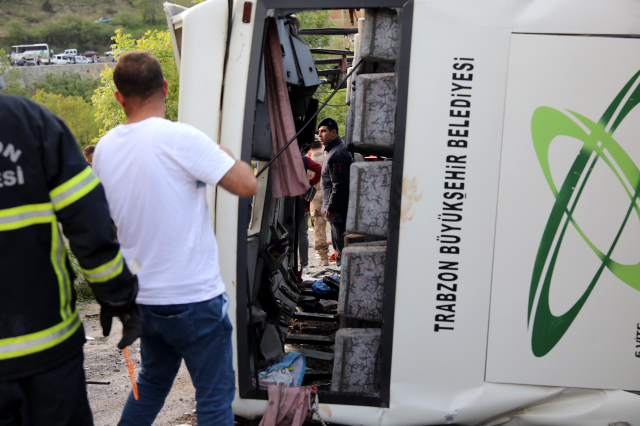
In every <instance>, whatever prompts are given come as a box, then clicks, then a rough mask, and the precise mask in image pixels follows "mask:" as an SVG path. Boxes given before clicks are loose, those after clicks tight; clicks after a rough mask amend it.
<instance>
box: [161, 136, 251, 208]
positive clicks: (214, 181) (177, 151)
mask: <svg viewBox="0 0 640 426" xmlns="http://www.w3.org/2000/svg"><path fill="white" fill-rule="evenodd" d="M172 155H173V158H175V159H176V160H177V161H178V163H179V164H180V165H181V166H182V167H183V168H184V170H186V171H187V172H188V173H189V174H190V175H191V176H193V177H194V178H195V179H197V180H199V181H201V182H204V183H207V184H209V185H211V186H216V185H220V186H221V187H222V188H224V189H226V190H227V191H229V192H230V193H232V194H233V195H238V196H240V197H250V196H252V195H255V194H256V192H257V191H258V181H257V180H256V178H255V176H254V175H253V170H252V169H251V167H250V166H249V165H248V164H247V163H243V162H242V161H238V160H236V159H235V158H234V157H233V154H232V153H231V151H230V150H229V148H227V147H226V146H224V145H218V144H217V143H216V142H215V141H213V140H211V138H209V137H208V136H207V135H206V134H204V133H203V132H201V131H200V130H197V129H195V128H193V127H191V126H187V127H182V129H181V132H180V133H179V134H178V135H177V137H176V145H175V146H174V149H173V153H172Z"/></svg>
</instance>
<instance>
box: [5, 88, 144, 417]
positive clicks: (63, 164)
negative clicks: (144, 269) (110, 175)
mask: <svg viewBox="0 0 640 426" xmlns="http://www.w3.org/2000/svg"><path fill="white" fill-rule="evenodd" d="M58 223H60V224H61V227H62V230H63V231H64V234H65V236H66V237H67V238H68V239H69V242H70V249H71V251H72V252H73V253H74V254H75V255H76V257H77V259H78V262H79V264H80V267H81V269H82V272H83V275H84V276H85V278H86V279H87V281H88V282H89V284H90V285H91V288H92V290H93V292H94V294H95V295H96V299H97V300H98V302H99V303H100V304H101V306H102V309H101V313H100V322H101V324H102V328H103V332H104V334H105V335H108V334H109V332H110V329H111V322H112V319H113V317H114V316H115V317H119V318H120V319H121V321H122V323H123V326H124V327H123V328H124V330H123V338H122V340H121V341H120V343H119V344H118V346H119V347H120V348H121V349H122V348H124V347H125V346H127V345H129V344H131V343H133V341H134V340H135V339H136V338H137V337H139V335H140V329H141V324H140V316H139V314H138V308H137V306H136V305H135V297H136V294H137V288H138V287H137V281H136V279H135V277H133V276H132V275H131V273H130V272H129V269H128V268H127V265H126V264H125V262H124V260H123V258H122V254H121V253H120V248H119V245H118V243H117V241H116V240H115V238H114V235H113V229H112V227H111V220H110V217H109V209H108V206H107V201H106V199H105V195H104V190H103V188H102V185H101V184H100V181H99V180H98V178H97V177H96V176H95V174H94V173H93V171H92V170H91V167H89V166H88V165H87V163H86V161H85V159H84V158H83V157H82V154H81V153H80V151H79V149H78V146H77V145H76V141H75V139H74V138H73V136H72V135H71V133H70V132H69V129H68V128H67V127H66V126H65V124H64V123H63V122H62V120H60V119H59V118H57V117H56V116H54V115H53V114H51V113H50V112H48V111H47V110H46V109H44V108H43V107H41V106H39V105H38V104H36V103H34V102H31V101H29V100H26V99H23V98H20V97H15V96H9V95H0V271H1V272H0V273H1V277H0V291H1V292H2V296H0V425H16V426H17V425H20V426H32V425H33V426H35V425H38V426H39V425H48V426H57V425H68V426H85V425H92V424H93V419H92V415H91V410H90V408H89V403H88V400H87V393H86V386H85V376H84V369H83V352H82V345H83V344H84V342H85V337H84V329H83V327H82V324H81V322H80V318H79V315H78V311H77V309H76V291H75V288H74V278H75V277H74V274H73V269H72V268H71V265H70V263H69V258H68V256H67V254H66V249H65V246H64V243H63V239H62V235H61V232H60V226H59V224H58Z"/></svg>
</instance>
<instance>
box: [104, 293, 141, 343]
mask: <svg viewBox="0 0 640 426" xmlns="http://www.w3.org/2000/svg"><path fill="white" fill-rule="evenodd" d="M113 317H118V318H120V321H122V339H121V340H120V342H119V343H118V348H120V349H124V348H125V347H126V346H129V345H130V344H132V343H133V342H135V341H136V339H137V338H138V337H140V335H141V334H142V318H141V317H140V309H139V308H138V305H136V304H135V302H132V303H128V304H126V305H124V306H117V307H115V306H108V305H102V309H100V325H101V326H102V333H103V334H104V336H105V337H106V336H108V335H109V333H111V322H112V320H113Z"/></svg>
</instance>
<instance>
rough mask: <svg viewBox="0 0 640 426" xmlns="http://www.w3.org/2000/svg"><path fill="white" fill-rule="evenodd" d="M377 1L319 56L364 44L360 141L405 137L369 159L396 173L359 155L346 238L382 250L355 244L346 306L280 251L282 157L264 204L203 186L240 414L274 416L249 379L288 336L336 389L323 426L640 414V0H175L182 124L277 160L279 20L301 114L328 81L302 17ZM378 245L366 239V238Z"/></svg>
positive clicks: (287, 218)
mask: <svg viewBox="0 0 640 426" xmlns="http://www.w3.org/2000/svg"><path fill="white" fill-rule="evenodd" d="M364 4H366V5H367V6H366V7H369V8H376V9H360V12H359V13H360V16H361V17H362V13H364V21H362V23H361V25H360V26H359V27H360V30H359V33H358V34H357V35H356V37H358V43H360V44H357V45H356V46H355V48H354V47H353V46H352V47H351V49H350V50H351V52H343V51H335V52H329V53H327V51H328V49H324V50H322V52H318V51H315V52H314V51H313V50H312V51H311V53H312V54H315V53H319V54H325V55H326V54H331V53H333V54H334V57H335V59H336V63H339V62H340V60H341V58H342V55H346V56H349V57H353V56H354V55H355V58H354V59H353V63H352V64H353V67H357V66H358V65H360V62H359V59H363V60H364V62H363V64H362V65H360V68H358V71H357V74H356V76H355V77H352V82H351V83H355V85H353V84H352V85H351V86H350V88H351V89H352V90H351V98H350V100H349V103H350V109H348V108H346V107H345V106H343V105H339V106H340V107H341V108H340V110H342V111H344V112H343V113H342V114H345V113H346V114H347V119H346V120H345V121H346V123H347V129H346V131H345V130H344V129H342V128H341V129H339V134H341V135H342V134H345V135H346V136H347V138H346V139H347V146H348V147H349V148H350V149H352V150H353V151H355V152H360V153H361V154H363V155H364V154H366V155H369V153H371V152H373V149H372V148H370V147H367V146H366V144H367V142H368V141H371V140H375V141H378V140H380V138H381V136H386V135H387V134H388V133H391V136H392V138H391V142H392V145H391V149H388V150H384V152H383V150H382V149H381V150H380V151H379V152H383V153H376V154H375V155H376V156H377V157H379V158H378V159H383V160H385V162H386V167H389V165H391V171H390V172H389V173H388V174H386V175H384V179H378V178H379V177H380V176H382V174H376V173H378V172H375V173H373V174H371V173H370V172H369V171H368V170H369V169H366V168H365V167H361V166H362V165H366V166H367V167H370V168H371V169H372V170H374V169H376V167H375V166H376V163H374V162H371V163H366V162H365V163H354V165H352V168H351V188H350V194H349V196H350V203H349V209H350V212H351V211H352V210H353V211H354V212H355V213H356V214H355V215H352V214H351V213H350V214H349V216H348V218H347V232H349V233H353V234H356V235H362V236H364V237H367V238H369V237H370V238H371V239H372V241H368V242H369V243H372V244H378V245H377V246H375V247H374V248H376V247H380V245H381V244H382V245H383V246H384V247H386V251H384V249H382V250H383V253H384V255H385V257H384V259H383V260H380V259H378V261H377V263H376V262H373V263H372V262H370V263H368V264H366V266H367V267H366V268H360V266H362V264H361V263H357V262H356V263H357V264H355V263H354V264H352V263H350V262H351V261H349V262H346V261H345V256H344V255H343V262H344V263H343V265H342V269H341V270H340V272H341V274H342V277H341V282H340V296H339V304H338V309H337V314H334V315H327V314H325V315H323V314H319V313H314V312H311V313H309V312H300V310H301V309H306V308H303V307H302V306H301V303H300V302H301V300H302V299H304V298H306V297H309V298H311V299H314V298H315V299H317V298H318V297H316V296H317V295H316V296H314V295H313V292H311V294H309V291H308V290H307V289H305V288H300V286H299V284H300V283H299V282H298V281H297V279H296V277H295V272H296V270H297V264H296V263H295V260H294V256H295V254H294V250H289V251H288V252H287V251H286V250H284V249H281V246H284V245H285V244H286V243H289V246H288V247H289V248H291V247H294V245H293V244H292V243H291V241H294V242H295V238H297V233H294V232H292V229H291V224H292V223H294V218H295V214H294V213H293V212H294V209H293V203H294V200H295V199H296V197H287V198H274V197H273V196H272V190H271V185H272V183H273V181H274V176H272V175H271V174H270V169H269V168H267V169H266V172H264V173H263V174H261V175H260V176H259V178H258V185H259V186H258V194H257V195H256V196H255V197H254V198H253V200H251V199H238V198H237V197H233V196H231V195H229V193H227V192H226V191H222V190H220V191H217V190H216V188H208V195H209V198H208V199H209V200H210V203H209V209H210V212H211V214H212V222H213V226H214V229H215V232H216V238H217V241H218V245H219V247H224V250H220V252H219V261H220V272H221V275H222V279H223V281H224V283H225V284H226V292H227V294H228V295H229V298H230V307H229V317H230V319H231V321H232V323H233V326H234V333H235V334H234V336H235V340H234V347H233V349H234V370H235V373H236V379H237V393H236V398H235V400H234V402H233V410H234V413H235V414H236V415H238V416H242V417H245V418H256V417H258V416H260V415H262V414H263V413H264V412H265V409H266V408H267V405H268V402H267V392H266V390H265V389H260V388H257V381H256V380H255V379H256V376H257V375H258V372H259V371H264V370H265V368H266V367H267V366H269V365H272V362H273V361H272V360H273V359H274V358H273V357H272V356H271V355H269V354H278V353H282V351H283V350H286V351H289V352H298V353H303V354H306V355H307V356H308V358H307V360H313V364H311V363H310V362H309V361H308V363H307V369H308V370H309V369H310V368H313V371H312V372H311V371H307V373H309V374H305V376H304V378H303V380H304V381H303V384H310V385H311V384H314V385H317V386H318V387H319V388H320V389H321V390H320V391H319V398H320V406H319V410H318V413H319V414H320V415H321V416H322V418H323V419H324V420H325V421H327V422H329V423H335V424H342V425H396V426H418V425H443V424H457V425H484V426H492V425H513V426H515V425H529V426H531V425H547V426H561V425H581V426H601V425H607V424H609V425H621V426H622V425H637V424H640V396H638V393H640V378H639V376H638V373H637V372H638V370H639V367H640V315H639V314H638V312H639V309H638V307H639V306H640V278H639V277H640V271H639V269H640V263H639V262H640V245H638V241H640V213H639V212H640V207H639V206H638V201H637V200H638V196H639V192H640V144H638V143H637V135H638V134H640V108H639V107H638V103H639V102H640V55H637V54H635V53H633V52H638V51H639V50H640V39H639V37H640V21H639V20H638V18H637V17H638V16H640V3H638V2H629V1H627V0H609V1H606V2H603V1H598V0H553V1H552V0H494V1H490V2H488V1H470V0H408V1H407V0H368V1H366V2H362V1H360V0H344V1H340V0H331V1H327V0H306V1H304V2H300V1H293V0H248V1H243V2H235V10H233V11H232V13H228V9H227V7H228V6H227V5H228V2H227V1H226V0H209V1H207V2H204V3H201V4H198V5H196V6H194V7H192V8H189V9H186V10H185V9H184V8H181V7H180V6H176V5H169V4H165V11H166V13H167V19H168V23H169V28H170V31H171V33H172V41H173V46H174V52H175V56H176V62H177V65H178V70H179V72H180V105H179V117H178V119H179V120H180V121H182V122H185V123H188V124H191V125H193V126H195V127H197V128H198V129H200V130H202V131H204V132H205V133H206V134H208V135H209V136H210V137H211V138H212V139H213V140H215V141H219V142H220V143H223V144H225V145H226V146H227V147H229V149H230V150H231V151H232V152H233V154H234V155H235V157H236V158H241V159H242V160H244V161H246V162H251V161H255V162H257V164H258V168H259V169H260V170H262V169H263V168H264V167H265V166H266V164H267V161H268V160H269V159H270V158H271V157H272V156H273V153H272V152H270V146H269V145H266V144H265V141H268V139H269V137H270V134H271V133H270V132H269V131H268V130H267V131H263V129H267V128H268V125H269V116H268V109H269V108H265V99H266V97H268V96H270V95H269V93H268V91H267V95H265V83H264V79H263V76H264V71H263V69H264V68H263V67H262V64H263V63H264V62H263V51H264V49H265V45H267V44H266V43H265V39H264V37H265V34H268V32H267V26H268V25H273V26H274V27H273V29H277V31H278V33H277V36H278V38H279V40H275V41H274V40H272V42H273V43H272V45H275V46H278V48H277V49H276V50H277V52H279V51H280V49H282V59H283V61H284V69H285V70H288V71H290V73H286V75H284V76H279V77H281V80H283V81H284V80H285V79H286V81H287V85H288V89H289V99H290V103H291V107H292V110H293V109H294V108H298V109H300V106H299V102H302V101H304V102H310V96H311V94H313V93H314V92H315V93H317V92H325V93H327V92H331V91H332V90H331V89H330V88H328V86H326V85H318V83H319V81H318V80H317V73H316V74H315V80H314V79H313V77H314V73H315V68H314V64H319V62H318V61H319V60H316V59H314V60H313V64H307V63H306V62H304V61H306V60H307V59H306V58H307V55H308V54H309V50H308V49H305V48H304V46H301V45H300V43H298V42H299V41H300V40H299V39H298V38H297V34H296V31H295V25H296V24H295V19H294V17H293V16H292V15H291V13H292V12H295V13H300V12H302V11H304V10H322V9H328V8H331V9H354V8H362V7H363V5H364ZM227 16H231V17H232V19H233V21H232V22H231V23H227V22H226V21H227ZM228 24H229V25H230V28H231V29H230V32H229V34H230V36H229V39H227V31H226V30H223V31H221V30H220V29H221V28H223V29H226V28H227V25H228ZM270 33H271V34H274V33H275V31H273V30H271V31H270ZM343 33H346V31H345V32H343ZM325 34H326V33H325ZM302 35H304V34H302ZM303 38H304V37H303ZM291 46H294V47H293V48H291ZM296 46H297V47H296ZM204 50H207V52H208V54H207V55H202V52H203V51H204ZM318 50H320V49H318ZM354 50H355V52H354ZM389 52H391V55H388V56H385V55H387V54H388V53H389ZM274 55H275V54H274ZM275 56H276V57H277V55H275ZM225 58H227V62H226V64H225ZM322 60H323V61H326V58H323V59H322ZM323 63H326V62H323ZM302 64H304V65H305V67H303V66H301V65H302ZM307 69H308V70H309V74H308V75H307V74H306V70H307ZM380 71H383V73H380ZM332 72H335V70H333V71H332ZM383 74H385V75H383ZM223 79H224V80H223ZM380 81H382V82H383V83H384V84H385V85H386V86H385V87H383V86H380V85H378V82H380ZM337 87H340V85H338V86H337ZM353 88H355V92H354V91H353ZM223 92H224V93H223ZM222 95H224V96H222ZM265 96H266V97H265ZM221 99H222V103H221ZM336 99H337V97H334V98H333V99H332V100H331V101H330V102H329V103H330V104H335V103H337V102H338V101H337V100H336ZM343 99H344V98H343ZM340 103H341V102H340ZM285 104H286V102H285ZM269 107H270V108H271V105H269ZM347 111H349V113H347ZM352 111H353V112H352ZM265 114H266V115H265ZM305 114H306V113H304V111H303V114H301V115H298V114H297V113H293V114H291V115H293V117H301V116H304V115H305ZM349 114H352V115H351V118H349ZM265 117H266V118H265ZM310 119H311V116H310V115H309V117H305V120H310ZM350 120H352V121H350ZM376 120H377V121H376ZM311 121H312V120H311ZM340 121H341V122H342V120H340ZM381 122H383V123H386V127H378V126H379V123H381ZM354 123H355V124H354ZM296 128H299V127H296ZM372 129H373V130H376V132H370V133H367V131H370V130H372ZM389 129H392V130H389ZM313 130H315V129H313ZM385 132H386V133H385ZM383 133H384V134H383ZM307 136H308V135H307ZM305 137H306V136H305ZM311 137H313V134H311ZM298 142H299V144H300V147H302V145H303V144H304V143H305V142H306V140H304V141H303V140H302V137H300V139H298ZM388 142H389V139H387V140H386V141H385V143H388ZM376 143H377V142H376ZM263 145H264V146H266V147H267V149H266V151H265V150H260V149H259V148H260V147H262V146H263ZM293 147H294V149H298V144H295V143H294V144H293ZM385 147H389V146H388V145H385ZM296 156H297V153H296ZM285 166H286V164H285ZM340 172H342V171H340ZM360 173H362V179H360V177H361V175H360ZM380 173H382V170H380ZM365 192H368V194H369V198H367V197H364V196H363V194H365ZM352 196H353V199H352V198H351V197H352ZM354 201H355V202H354ZM249 216H250V217H251V219H250V223H249V225H248V226H247V218H248V217H249ZM350 221H351V222H350ZM358 221H360V222H361V223H360V224H359V223H358ZM363 224H364V225H363ZM366 226H370V229H367V228H366ZM380 229H384V230H385V233H384V234H383V235H381V234H380V233H379V230H380ZM369 231H371V232H369ZM279 244H280V245H279ZM349 244H351V243H349ZM364 244H365V245H361V246H357V245H354V251H353V253H355V252H357V251H358V250H360V251H361V252H362V253H364V254H367V253H369V252H370V250H371V249H370V248H368V247H369V246H367V245H366V243H364ZM348 249H349V247H347V248H346V249H345V251H346V250H348ZM355 249H357V250H355ZM376 250H378V252H380V249H379V248H376ZM272 253H275V254H276V255H281V256H275V255H274V254H272ZM310 254H311V253H310ZM354 262H355V260H354ZM353 265H355V266H357V267H355V266H354V267H352V266H353ZM360 279H361V280H363V281H362V282H364V283H365V284H367V285H369V288H370V290H367V289H366V288H364V287H363V286H360V287H357V286H356V285H355V284H356V283H357V280H360ZM346 289H350V290H346ZM348 291H351V293H349V292H348ZM367 291H370V292H371V293H370V294H367ZM353 303H355V304H356V306H355V309H352V308H353V307H352V305H350V304H353ZM358 303H359V304H358ZM312 308H313V304H312ZM373 308H375V309H379V310H378V312H377V316H373V317H368V319H364V317H360V316H359V315H360V312H365V313H369V312H371V311H372V309H373ZM309 320H312V321H314V322H313V323H310V322H307V321H309ZM294 324H295V326H293V325H294ZM322 324H332V327H325V326H323V325H322ZM296 326H297V327H296ZM336 329H338V331H337V333H335V334H334V332H335V330H336ZM324 330H329V332H328V333H325V334H324V335H322V336H321V337H322V338H318V335H317V333H319V332H324ZM343 332H344V333H343ZM360 332H362V334H363V336H364V334H367V333H368V335H369V336H377V337H375V338H369V340H367V339H366V338H365V337H362V338H357V337H356V335H357V334H358V333H360ZM349 333H351V334H349ZM338 337H340V339H338ZM334 339H336V340H335V341H334ZM305 341H306V342H313V343H314V345H315V346H311V347H309V346H305V345H304V344H303V343H304V342H305ZM327 342H328V343H327ZM363 342H369V343H368V344H363ZM325 360H330V361H326V362H325ZM321 361H322V362H321ZM358 380H360V381H359V382H358ZM354 389H356V390H354ZM314 418H316V419H317V416H315V415H314Z"/></svg>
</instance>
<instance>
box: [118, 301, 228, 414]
mask: <svg viewBox="0 0 640 426" xmlns="http://www.w3.org/2000/svg"><path fill="white" fill-rule="evenodd" d="M223 305H224V300H223V296H222V295H221V296H218V297H216V298H214V299H211V300H208V301H205V302H199V303H187V304H183V305H140V310H141V311H142V321H143V325H142V337H141V338H140V350H141V355H142V368H141V370H140V375H139V376H138V393H139V397H140V399H139V400H138V401H136V400H135V398H134V397H133V392H132V393H130V394H129V397H128V399H127V403H126V404H125V406H124V411H123V412H122V418H121V419H120V422H119V423H118V425H119V426H134V425H135V426H144V425H151V424H152V423H153V421H154V420H155V418H156V416H157V415H158V412H159V411H160V410H161V409H162V406H163V404H164V400H165V398H166V397H167V394H168V393H169V391H170V390H171V386H172V385H173V380H174V379H175V377H176V374H177V373H178V369H179V368H180V363H181V361H182V359H184V361H185V364H186V365H187V369H188V370H189V374H190V375H191V380H192V381H193V386H194V387H195V388H196V402H197V406H196V413H197V417H198V425H199V426H214V425H215V426H218V425H219V426H232V425H233V411H232V410H231V403H232V402H233V398H234V395H235V374H234V372H233V360H232V356H233V355H232V349H231V331H232V326H231V322H230V321H229V317H228V316H227V315H226V313H224V315H223Z"/></svg>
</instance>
